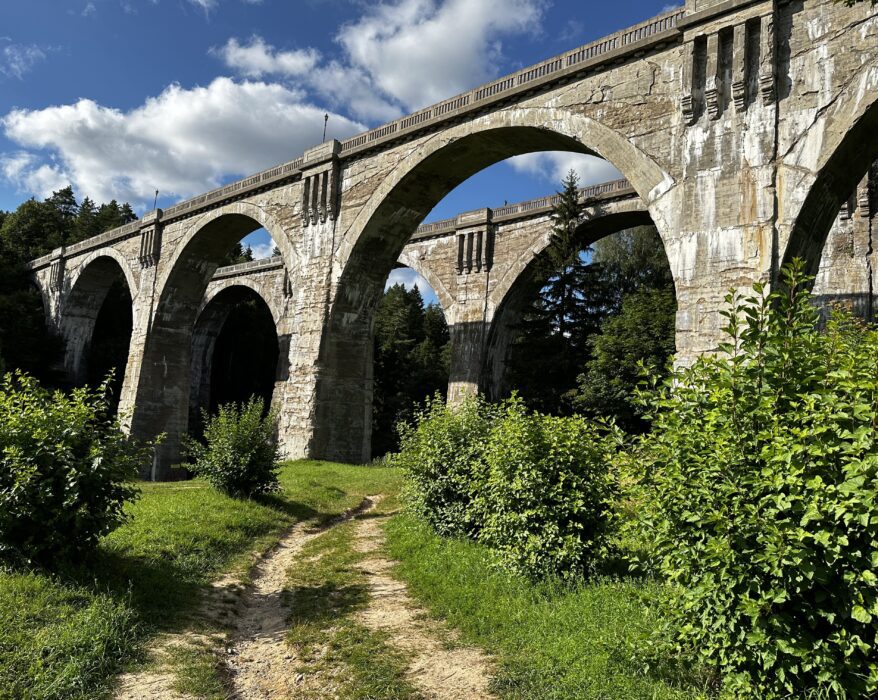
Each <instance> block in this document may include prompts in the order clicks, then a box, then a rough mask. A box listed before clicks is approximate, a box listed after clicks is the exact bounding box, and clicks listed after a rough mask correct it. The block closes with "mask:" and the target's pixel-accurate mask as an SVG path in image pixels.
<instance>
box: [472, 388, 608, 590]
mask: <svg viewBox="0 0 878 700" xmlns="http://www.w3.org/2000/svg"><path fill="white" fill-rule="evenodd" d="M618 437H619V435H618V433H617V431H616V430H615V429H612V428H611V427H609V426H605V425H602V424H598V423H595V422H592V421H588V420H585V419H583V418H581V417H578V416H574V417H569V418H557V417H554V416H545V415H541V414H539V413H528V411H527V410H526V409H525V407H524V404H523V403H522V402H521V401H520V400H518V399H512V400H510V401H508V402H507V403H506V404H505V405H504V411H503V415H502V416H501V417H500V418H499V419H498V420H497V421H496V422H495V425H494V428H493V430H492V431H491V434H490V437H489V440H488V445H487V447H486V450H485V462H486V465H487V478H486V479H485V481H484V484H483V486H482V487H481V488H480V489H479V492H478V496H477V498H476V503H475V510H476V511H477V513H478V516H477V517H478V520H479V522H480V523H481V525H482V527H481V530H480V532H479V540H480V541H481V542H483V543H484V544H486V545H488V546H489V547H491V548H492V549H494V550H495V551H496V552H497V553H498V554H499V555H500V556H501V558H502V559H503V561H504V562H505V563H506V565H507V567H508V568H510V569H512V570H513V571H516V572H518V573H521V574H524V575H526V576H528V577H531V578H541V577H545V576H550V575H558V576H562V577H568V576H575V575H580V574H582V573H593V572H594V569H595V567H596V566H597V565H598V564H599V563H600V562H602V561H605V559H606V554H607V553H608V548H609V541H610V538H611V527H610V523H611V510H612V506H613V503H614V502H615V499H616V491H617V489H616V479H615V476H614V471H613V469H612V466H611V465H612V458H613V455H614V453H615V451H616V449H617V447H618Z"/></svg>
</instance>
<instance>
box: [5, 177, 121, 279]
mask: <svg viewBox="0 0 878 700" xmlns="http://www.w3.org/2000/svg"><path fill="white" fill-rule="evenodd" d="M136 218H137V217H136V216H135V215H134V212H133V211H132V209H131V207H130V206H129V205H128V204H122V205H120V204H119V203H118V202H116V200H113V201H111V202H110V203H108V204H102V205H101V206H100V207H96V206H95V204H94V202H92V201H91V200H90V199H88V198H87V197H86V198H85V199H84V200H83V202H82V204H81V205H80V204H77V202H76V198H75V197H74V195H73V189H72V188H70V187H65V188H64V189H62V190H58V191H57V192H54V193H52V195H51V196H50V197H48V198H46V199H45V200H43V201H42V202H39V201H37V200H36V199H29V200H28V201H26V202H24V203H23V204H22V205H21V206H19V207H18V209H16V210H15V211H14V212H11V213H9V214H8V215H7V216H6V217H5V219H4V221H3V222H2V226H0V240H2V242H3V244H4V245H5V248H6V250H8V251H9V252H10V253H11V254H12V255H13V256H14V257H15V259H16V260H17V261H20V262H24V261H27V260H31V259H33V258H38V257H40V256H41V255H45V254H46V253H50V252H51V251H52V250H53V249H55V248H58V247H60V246H65V245H71V244H73V243H77V242H79V241H82V240H85V239H86V238H91V237H92V236H97V235H98V234H101V233H103V232H104V231H107V230H109V229H111V228H115V227H117V226H121V225H123V224H126V223H128V222H130V221H134V220H135V219H136Z"/></svg>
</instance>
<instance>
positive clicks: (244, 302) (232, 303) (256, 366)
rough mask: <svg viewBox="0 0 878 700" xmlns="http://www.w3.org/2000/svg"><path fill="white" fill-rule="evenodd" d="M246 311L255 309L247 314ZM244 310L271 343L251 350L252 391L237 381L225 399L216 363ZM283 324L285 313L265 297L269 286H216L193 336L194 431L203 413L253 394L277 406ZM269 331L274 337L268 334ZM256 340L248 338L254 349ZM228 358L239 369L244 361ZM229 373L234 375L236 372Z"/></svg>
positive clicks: (191, 404) (191, 396)
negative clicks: (275, 396)
mask: <svg viewBox="0 0 878 700" xmlns="http://www.w3.org/2000/svg"><path fill="white" fill-rule="evenodd" d="M242 307H249V308H243V309H242ZM242 310H244V311H246V312H248V316H251V317H254V316H255V317H256V320H257V321H258V322H259V325H260V326H261V327H262V330H263V331H264V332H266V335H267V337H268V341H269V342H268V345H267V346H266V347H255V346H252V345H251V346H250V347H249V348H248V350H249V352H248V358H247V360H248V361H249V363H250V364H251V367H252V376H251V378H250V379H251V381H249V382H248V383H247V386H246V387H243V389H244V390H243V391H239V389H241V387H239V386H237V383H238V382H235V386H233V387H231V390H229V388H228V387H227V390H226V392H225V394H221V395H219V396H217V392H216V386H215V385H216V384H217V376H216V372H215V358H216V354H217V351H218V350H220V349H222V348H221V347H218V343H219V344H220V346H221V345H222V343H223V340H227V338H225V336H224V332H225V331H227V330H228V329H227V324H228V322H230V321H234V316H235V314H236V312H237V313H240V312H241V311H242ZM279 321H280V312H279V310H278V309H277V308H276V306H275V305H274V304H273V303H272V302H271V297H270V295H268V294H266V293H265V289H264V288H263V286H262V285H261V284H259V283H258V282H256V281H255V280H252V279H248V278H238V279H235V280H228V281H224V282H222V283H219V284H216V285H211V288H210V290H209V291H208V293H207V295H206V296H205V298H204V301H203V303H202V304H201V308H200V309H199V311H198V316H197V318H196V321H195V326H194V328H193V331H192V353H191V374H190V393H189V423H190V429H191V426H192V425H194V424H195V423H197V419H198V414H199V411H200V409H205V410H208V409H211V410H212V409H213V408H214V407H215V405H217V404H219V403H224V402H225V401H227V400H234V401H244V400H246V399H247V398H248V396H249V395H250V394H255V395H257V396H261V397H262V398H263V399H264V400H265V403H266V406H267V405H269V404H270V403H271V401H272V398H273V393H274V384H275V382H276V380H277V377H278V375H279V373H280V369H279V365H280V363H281V362H282V361H283V358H282V357H281V354H280V352H279V350H280V346H279V345H280V344H279V334H278V323H279ZM251 322H252V319H251ZM269 326H270V327H271V331H272V332H268V328H269ZM226 335H228V334H227V333H226ZM252 340H254V339H253V338H248V344H249V343H250V342H251V341H252ZM226 359H227V360H229V361H230V362H234V363H236V364H239V363H240V360H241V358H240V357H235V356H231V357H228V358H226ZM216 369H221V368H216ZM226 369H227V370H232V371H234V370H235V369H236V368H231V367H228V368H226ZM226 394H229V395H230V396H228V395H226ZM244 394H247V396H245V395H244ZM193 419H195V421H193Z"/></svg>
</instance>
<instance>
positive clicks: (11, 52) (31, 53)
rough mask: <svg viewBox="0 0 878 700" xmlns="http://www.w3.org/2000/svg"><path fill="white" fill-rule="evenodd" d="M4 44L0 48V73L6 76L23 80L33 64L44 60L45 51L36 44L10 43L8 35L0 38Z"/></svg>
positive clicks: (0, 41)
mask: <svg viewBox="0 0 878 700" xmlns="http://www.w3.org/2000/svg"><path fill="white" fill-rule="evenodd" d="M0 43H5V44H6V46H4V47H3V48H2V50H0V73H2V74H3V75H5V76H6V77H7V78H17V79H18V80H23V79H24V76H25V75H26V74H27V73H30V71H31V70H33V68H34V66H36V65H37V64H38V63H41V62H42V61H45V60H46V54H45V52H44V51H43V50H42V49H41V48H40V47H39V46H37V45H36V44H15V43H11V42H10V40H9V38H8V37H3V38H2V39H0Z"/></svg>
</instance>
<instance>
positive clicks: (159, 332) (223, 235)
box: [130, 204, 287, 479]
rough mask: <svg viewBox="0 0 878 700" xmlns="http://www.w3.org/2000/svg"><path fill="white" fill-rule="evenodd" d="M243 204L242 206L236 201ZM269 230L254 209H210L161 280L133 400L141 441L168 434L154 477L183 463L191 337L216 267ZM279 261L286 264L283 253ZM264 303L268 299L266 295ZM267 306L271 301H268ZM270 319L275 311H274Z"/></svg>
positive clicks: (270, 225)
mask: <svg viewBox="0 0 878 700" xmlns="http://www.w3.org/2000/svg"><path fill="white" fill-rule="evenodd" d="M237 206H239V207H241V206H244V205H241V204H239V205H237ZM263 227H264V228H265V229H266V230H267V231H268V232H269V233H270V235H271V237H272V239H273V241H278V240H280V239H279V237H278V236H277V235H275V233H274V231H275V230H277V229H278V227H277V226H275V225H273V223H272V222H269V221H266V220H265V215H264V212H262V211H261V210H256V209H255V208H254V212H253V216H250V215H247V214H241V213H227V212H221V211H218V212H211V213H209V214H206V215H205V216H204V217H202V218H201V219H200V220H198V221H195V222H194V223H193V225H192V228H191V229H190V230H189V231H188V232H187V234H186V235H185V237H184V241H183V243H182V245H181V246H180V247H179V248H178V250H179V252H178V253H177V254H176V257H175V258H174V259H172V260H171V261H170V262H169V264H168V266H167V268H165V269H166V272H165V274H164V275H163V277H162V278H160V279H159V280H157V283H156V284H157V287H158V289H159V290H160V291H159V293H158V301H157V304H156V310H155V313H154V316H153V322H152V326H151V328H150V332H149V334H148V336H147V338H146V344H145V347H144V352H143V356H144V362H143V365H142V367H141V368H140V372H139V375H138V382H137V388H136V391H135V392H132V394H131V396H130V401H131V402H132V403H136V405H137V411H136V412H134V413H133V417H132V424H131V432H132V434H134V435H135V436H137V437H140V438H143V439H152V438H154V436H156V435H160V434H164V435H165V438H164V440H163V441H162V442H161V443H160V444H159V445H158V446H157V447H156V454H155V459H154V464H153V467H152V470H151V472H150V473H149V474H147V475H145V476H146V477H148V478H152V479H167V478H174V476H175V475H176V474H178V472H176V471H173V470H172V467H173V466H174V465H176V464H178V463H179V462H180V445H181V440H182V437H183V435H184V434H186V432H187V430H188V428H189V413H190V407H191V404H190V389H191V371H192V350H193V343H192V336H193V331H194V329H195V325H196V321H197V320H198V316H199V312H200V310H201V305H202V302H203V300H204V296H205V293H206V292H207V289H208V285H209V284H210V282H211V280H212V279H213V278H214V275H215V274H216V272H217V270H218V269H219V268H220V267H221V266H224V265H225V264H227V263H228V262H229V255H230V254H234V253H235V252H236V250H237V247H238V244H239V243H240V242H241V241H242V240H243V239H245V238H246V237H247V236H248V235H249V234H251V233H253V232H254V231H258V230H259V229H260V228H263ZM281 259H282V260H283V261H284V262H285V263H286V262H287V261H286V259H285V257H284V256H281ZM263 301H268V300H267V298H266V297H265V295H263ZM269 308H271V305H270V303H269ZM271 315H272V318H273V319H274V320H276V319H277V313H276V311H275V310H274V309H272V313H271Z"/></svg>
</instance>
